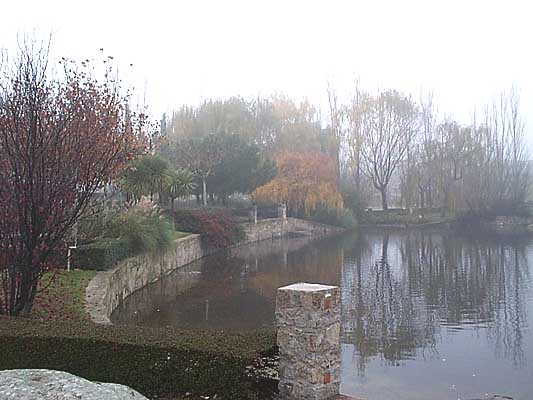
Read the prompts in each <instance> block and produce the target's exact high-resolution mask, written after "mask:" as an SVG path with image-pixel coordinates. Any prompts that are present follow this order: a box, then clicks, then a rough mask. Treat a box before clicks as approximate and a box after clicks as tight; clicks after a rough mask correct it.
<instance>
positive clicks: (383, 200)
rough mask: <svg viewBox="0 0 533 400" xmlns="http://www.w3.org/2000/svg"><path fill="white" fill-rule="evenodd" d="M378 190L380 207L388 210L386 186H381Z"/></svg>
mask: <svg viewBox="0 0 533 400" xmlns="http://www.w3.org/2000/svg"><path fill="white" fill-rule="evenodd" d="M379 192H380V193H381V207H382V208H383V209H384V210H388V209H389V205H388V204H387V188H386V187H382V188H380V189H379Z"/></svg>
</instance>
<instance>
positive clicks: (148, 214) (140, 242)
mask: <svg viewBox="0 0 533 400" xmlns="http://www.w3.org/2000/svg"><path fill="white" fill-rule="evenodd" d="M173 231H174V230H173V228H172V223H171V222H170V221H169V220H168V219H167V218H166V217H165V216H163V215H161V214H159V213H158V212H157V211H156V210H139V209H130V210H128V211H127V212H125V213H122V214H119V215H117V217H116V218H114V219H113V220H112V221H111V222H110V223H109V226H108V229H107V232H106V236H109V237H114V238H120V239H122V240H125V241H127V242H128V244H129V246H130V248H131V249H132V250H133V251H134V252H135V253H143V252H163V251H166V250H168V248H169V247H170V246H171V244H172V242H173Z"/></svg>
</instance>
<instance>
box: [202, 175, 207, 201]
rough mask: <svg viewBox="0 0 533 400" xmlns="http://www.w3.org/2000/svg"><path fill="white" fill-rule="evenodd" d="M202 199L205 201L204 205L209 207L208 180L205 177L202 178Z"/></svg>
mask: <svg viewBox="0 0 533 400" xmlns="http://www.w3.org/2000/svg"><path fill="white" fill-rule="evenodd" d="M202 199H203V201H204V207H207V182H206V179H205V177H203V178H202Z"/></svg>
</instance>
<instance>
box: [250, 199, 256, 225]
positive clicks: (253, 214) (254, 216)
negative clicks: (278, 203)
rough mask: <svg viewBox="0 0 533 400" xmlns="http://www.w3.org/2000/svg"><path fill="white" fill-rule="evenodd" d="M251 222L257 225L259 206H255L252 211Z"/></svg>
mask: <svg viewBox="0 0 533 400" xmlns="http://www.w3.org/2000/svg"><path fill="white" fill-rule="evenodd" d="M250 222H253V223H254V224H257V205H255V204H254V205H253V206H252V209H251V210H250Z"/></svg>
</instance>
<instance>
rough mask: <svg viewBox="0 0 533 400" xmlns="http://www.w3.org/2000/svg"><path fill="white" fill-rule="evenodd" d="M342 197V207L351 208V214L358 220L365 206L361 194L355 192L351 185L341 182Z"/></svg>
mask: <svg viewBox="0 0 533 400" xmlns="http://www.w3.org/2000/svg"><path fill="white" fill-rule="evenodd" d="M342 197H343V198H344V208H347V209H349V210H351V211H352V213H353V215H354V216H355V217H356V218H357V219H358V220H361V218H362V217H363V213H364V211H365V209H366V207H367V204H366V201H365V199H364V197H363V196H362V194H361V193H359V192H357V191H356V190H355V189H354V188H353V187H351V186H349V185H347V184H343V186H342Z"/></svg>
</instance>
